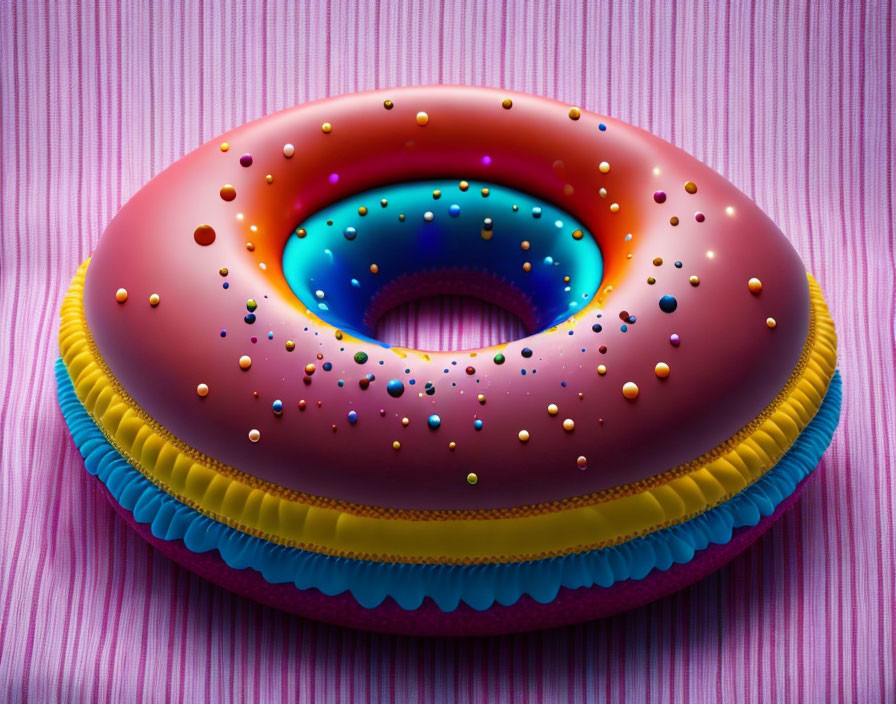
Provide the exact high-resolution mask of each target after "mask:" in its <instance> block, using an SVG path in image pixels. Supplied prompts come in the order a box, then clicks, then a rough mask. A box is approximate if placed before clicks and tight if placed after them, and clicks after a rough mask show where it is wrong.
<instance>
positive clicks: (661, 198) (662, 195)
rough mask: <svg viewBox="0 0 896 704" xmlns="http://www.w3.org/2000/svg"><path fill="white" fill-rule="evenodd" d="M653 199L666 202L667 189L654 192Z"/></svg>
mask: <svg viewBox="0 0 896 704" xmlns="http://www.w3.org/2000/svg"><path fill="white" fill-rule="evenodd" d="M653 199H654V200H655V201H656V202H657V203H665V202H666V192H665V191H657V192H656V193H654V194H653Z"/></svg>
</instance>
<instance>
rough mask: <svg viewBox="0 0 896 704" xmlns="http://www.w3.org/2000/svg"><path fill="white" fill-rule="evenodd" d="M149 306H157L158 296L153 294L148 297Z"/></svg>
mask: <svg viewBox="0 0 896 704" xmlns="http://www.w3.org/2000/svg"><path fill="white" fill-rule="evenodd" d="M149 305H151V306H152V307H153V308H155V307H156V306H157V305H159V294H157V293H153V294H152V295H150V297H149Z"/></svg>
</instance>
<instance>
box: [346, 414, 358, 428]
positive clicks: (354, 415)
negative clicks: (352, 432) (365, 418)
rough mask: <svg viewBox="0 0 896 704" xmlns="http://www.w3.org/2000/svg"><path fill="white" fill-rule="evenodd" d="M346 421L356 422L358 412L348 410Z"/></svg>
mask: <svg viewBox="0 0 896 704" xmlns="http://www.w3.org/2000/svg"><path fill="white" fill-rule="evenodd" d="M348 422H349V423H351V424H352V425H354V424H355V423H357V422H358V412H357V411H349V412H348Z"/></svg>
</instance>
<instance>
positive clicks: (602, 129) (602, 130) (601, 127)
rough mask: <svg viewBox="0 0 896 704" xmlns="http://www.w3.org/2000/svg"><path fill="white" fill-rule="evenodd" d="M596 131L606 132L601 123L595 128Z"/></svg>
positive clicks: (605, 127)
mask: <svg viewBox="0 0 896 704" xmlns="http://www.w3.org/2000/svg"><path fill="white" fill-rule="evenodd" d="M597 129H599V130H600V131H601V132H606V131H607V126H606V125H605V124H604V123H603V122H601V123H600V124H599V125H598V126H597Z"/></svg>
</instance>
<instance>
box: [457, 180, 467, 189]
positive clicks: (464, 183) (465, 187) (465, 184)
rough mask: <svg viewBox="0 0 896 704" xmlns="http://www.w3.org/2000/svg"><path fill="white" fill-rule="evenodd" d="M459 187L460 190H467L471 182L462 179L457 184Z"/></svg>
mask: <svg viewBox="0 0 896 704" xmlns="http://www.w3.org/2000/svg"><path fill="white" fill-rule="evenodd" d="M457 187H458V188H460V190H462V191H465V190H467V189H468V188H469V187H470V184H469V183H467V182H466V181H461V182H460V183H459V184H457Z"/></svg>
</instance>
